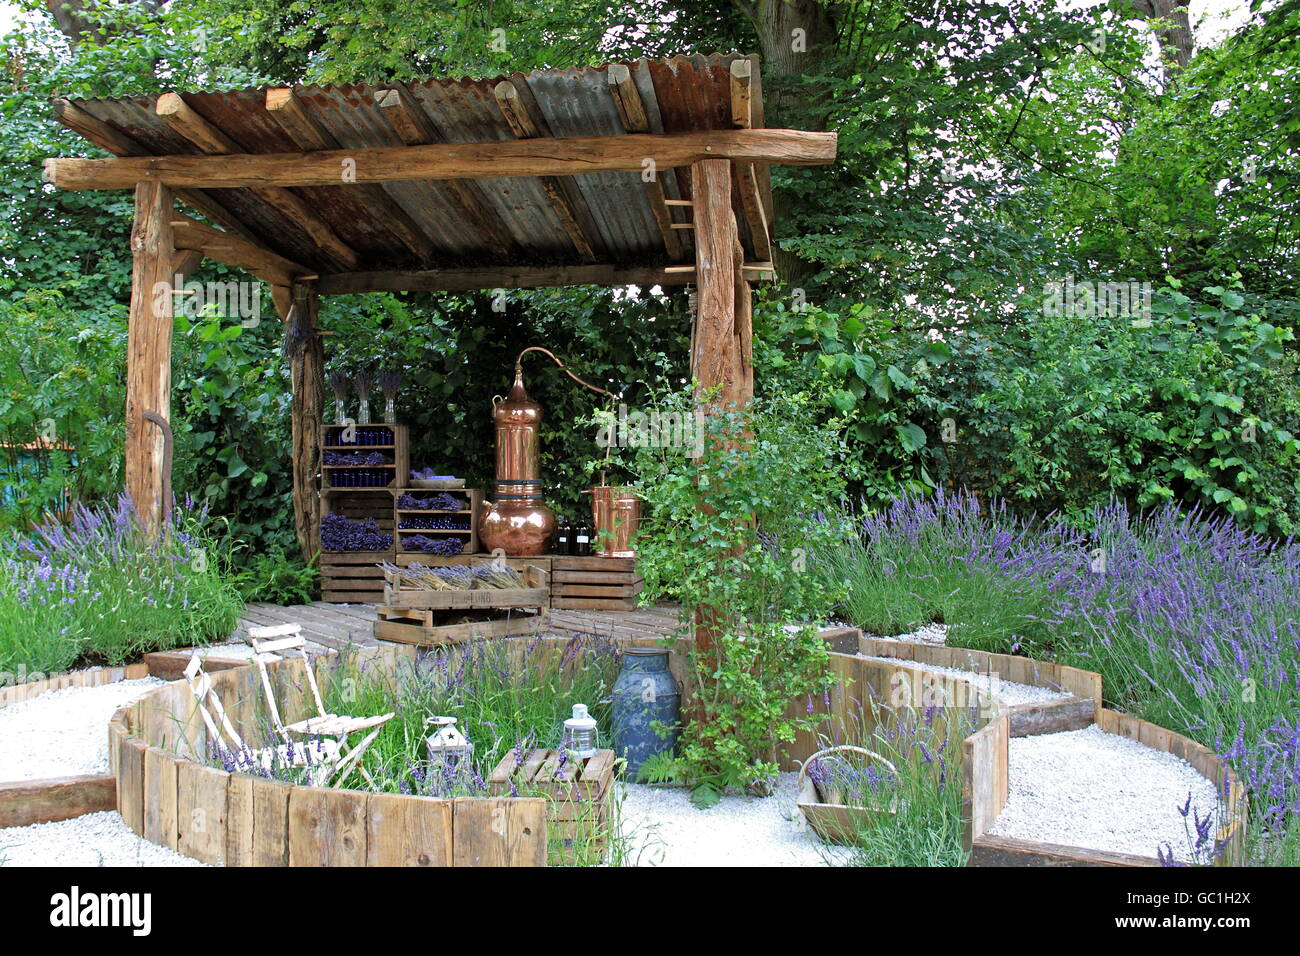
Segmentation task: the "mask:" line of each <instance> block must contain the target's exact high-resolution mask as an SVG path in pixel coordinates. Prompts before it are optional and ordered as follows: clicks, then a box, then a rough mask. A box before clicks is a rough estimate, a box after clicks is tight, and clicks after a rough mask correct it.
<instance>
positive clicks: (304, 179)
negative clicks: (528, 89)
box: [45, 129, 836, 189]
mask: <svg viewBox="0 0 1300 956" xmlns="http://www.w3.org/2000/svg"><path fill="white" fill-rule="evenodd" d="M835 147H836V136H835V134H834V133H812V132H806V131H804V130H788V129H750V130H711V131H707V132H697V133H649V134H631V135H625V136H572V137H565V138H562V139H516V140H505V141H500V142H491V143H437V144H431V145H427V146H381V147H368V148H363V149H340V150H325V151H322V152H314V153H244V154H238V155H224V156H191V155H187V156H132V157H125V158H118V159H79V158H67V157H60V158H51V159H47V160H46V161H45V180H46V182H49V183H51V184H53V185H54V186H56V187H58V188H59V189H131V188H133V187H134V186H135V184H136V183H137V182H163V183H169V184H171V185H174V186H179V187H181V188H193V189H242V188H253V187H263V186H338V185H341V183H340V180H339V168H340V164H341V163H342V161H343V160H344V159H354V160H356V176H357V178H356V181H357V182H358V183H386V182H397V181H400V180H414V179H447V180H454V179H499V178H504V177H513V176H574V175H579V174H584V173H599V172H640V171H641V170H642V168H643V167H642V161H643V160H645V159H653V160H654V161H655V165H656V167H657V168H659V169H661V170H662V169H669V168H673V167H677V166H689V165H690V164H691V163H694V162H697V161H698V160H700V159H730V160H733V161H739V162H757V163H778V164H785V165H792V166H808V165H818V164H825V163H832V162H834V161H835Z"/></svg>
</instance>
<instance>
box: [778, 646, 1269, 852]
mask: <svg viewBox="0 0 1300 956" xmlns="http://www.w3.org/2000/svg"><path fill="white" fill-rule="evenodd" d="M840 636H841V637H843V635H840ZM842 643H843V642H841V644H842ZM858 649H859V653H861V654H865V655H868V656H867V658H862V657H855V656H852V655H850V654H847V653H832V654H831V660H832V666H833V668H834V672H835V677H836V682H837V688H836V690H835V691H834V692H833V693H832V695H831V701H830V707H829V708H827V707H825V706H821V704H824V702H817V704H816V705H815V709H816V710H821V711H824V712H828V713H829V714H830V717H831V720H830V722H829V729H830V731H831V735H832V736H835V735H836V734H837V733H840V734H842V733H844V732H845V731H846V730H847V729H848V728H849V727H851V726H856V727H858V728H859V729H861V728H863V726H864V718H863V716H862V709H863V708H862V704H861V702H862V701H863V700H866V699H868V698H869V697H871V696H875V697H877V698H882V697H885V695H886V691H885V689H886V688H887V687H889V686H890V685H891V682H894V681H896V680H897V676H896V674H895V672H897V671H906V672H911V673H912V678H911V679H913V680H924V679H925V678H924V677H923V675H924V673H925V672H924V671H918V670H917V669H916V668H915V667H914V665H916V664H926V665H931V666H937V667H950V668H954V669H957V670H963V671H970V672H972V673H973V674H979V675H993V676H996V677H998V678H1000V679H1003V680H1006V681H1009V682H1013V683H1017V684H1028V685H1030V686H1035V687H1043V688H1049V689H1053V690H1058V691H1061V692H1064V693H1067V694H1070V695H1072V696H1070V697H1067V698H1064V699H1062V700H1058V701H1051V702H1045V703H1033V704H1019V705H1014V706H1011V707H1004V706H1002V705H1000V704H999V703H996V685H994V690H993V701H994V706H993V707H992V708H990V707H989V701H978V700H977V703H978V704H979V707H978V708H977V710H978V713H977V714H973V715H972V716H974V718H975V723H976V728H977V729H976V730H974V731H973V732H972V733H970V734H969V735H968V736H967V737H966V738H965V740H963V742H962V776H963V816H964V818H965V822H966V827H965V838H964V839H965V843H966V846H967V849H968V850H970V852H971V856H970V861H969V864H968V865H971V866H987V865H993V866H1008V865H1013V866H1159V865H1160V862H1159V860H1158V859H1156V857H1154V856H1151V857H1145V856H1134V855H1129V854H1122V853H1107V852H1102V851H1096V850H1089V849H1085V848H1082V847H1069V846H1060V845H1057V844H1049V843H1041V842H1037V841H1031V840H1020V839H1012V838H1007V837H995V836H992V835H991V834H989V833H988V830H989V828H990V827H992V826H993V823H994V821H996V820H997V817H998V815H999V814H1000V813H1001V812H1002V809H1003V807H1004V806H1005V805H1006V802H1007V798H1008V793H1009V789H1010V780H1009V767H1008V751H1009V747H1010V740H1011V738H1013V737H1021V736H1029V735H1033V734H1042V733H1057V732H1061V731H1066V730H1078V729H1082V728H1084V727H1088V726H1091V725H1092V724H1094V723H1095V724H1097V725H1098V726H1099V727H1100V728H1101V729H1102V730H1103V731H1104V732H1106V733H1110V734H1116V735H1119V736H1123V737H1128V738H1130V739H1132V740H1135V741H1138V742H1139V743H1142V744H1144V745H1145V746H1148V747H1151V748H1153V749H1155V750H1161V751H1164V752H1166V753H1170V754H1173V755H1174V756H1176V757H1178V758H1180V759H1182V760H1186V761H1187V762H1188V763H1189V764H1191V765H1192V767H1194V768H1195V769H1196V770H1197V772H1199V773H1200V774H1201V775H1202V776H1204V777H1205V778H1206V779H1208V780H1210V781H1211V782H1212V783H1213V784H1214V785H1215V787H1216V789H1217V790H1218V792H1219V793H1220V794H1222V795H1223V796H1224V812H1225V814H1226V816H1227V818H1228V822H1227V823H1226V824H1225V825H1224V826H1223V827H1221V828H1220V830H1219V832H1218V833H1217V834H1216V840H1217V841H1221V842H1222V844H1223V846H1224V852H1223V853H1222V854H1221V855H1220V856H1219V857H1218V858H1216V861H1215V865H1218V866H1236V865H1241V864H1242V862H1243V857H1244V852H1245V837H1246V825H1247V817H1248V801H1247V796H1246V791H1245V788H1244V787H1243V785H1242V784H1241V781H1240V780H1239V778H1238V777H1237V776H1236V774H1235V773H1233V771H1232V770H1231V768H1229V767H1228V766H1227V765H1226V764H1225V763H1223V762H1222V761H1221V760H1220V759H1219V758H1218V756H1217V755H1216V754H1215V753H1214V752H1213V751H1212V750H1210V749H1209V748H1207V747H1205V746H1203V745H1201V744H1199V743H1197V742H1196V741H1194V740H1191V739H1190V738H1188V737H1185V736H1183V735H1182V734H1178V733H1175V732H1174V731H1172V730H1168V729H1166V728H1164V727H1159V726H1157V725H1155V724H1152V723H1149V722H1147V721H1144V720H1139V719H1137V718H1135V717H1130V716H1128V715H1127V714H1121V713H1118V712H1116V711H1111V710H1107V709H1105V708H1104V707H1102V703H1101V702H1102V679H1101V675H1100V674H1097V673H1094V672H1092V671H1085V670H1080V669H1079V668H1074V667H1066V666H1064V665H1060V664H1052V663H1048V662H1046V661H1036V660H1033V659H1031V658H1024V657H1015V656H1012V655H1006V654H992V653H988V652H984V651H974V650H967V649H965V648H954V647H944V646H931V645H923V644H909V643H905V642H901V641H888V640H879V639H875V638H868V637H865V636H863V637H860V639H859V642H858ZM872 658H888V659H889V660H890V661H893V662H896V663H894V664H888V663H886V662H885V661H882V660H872ZM931 673H932V672H931ZM964 709H965V710H966V712H967V713H971V708H964ZM990 709H992V710H995V711H996V713H990ZM935 726H936V727H939V726H941V725H940V724H938V723H936V725H935ZM938 739H939V737H938V736H937V734H936V736H935V740H936V741H937V740H938ZM816 747H817V741H816V738H815V736H814V735H811V734H801V735H800V736H799V737H798V739H797V740H796V743H795V745H794V747H793V748H792V750H793V751H794V752H795V754H796V755H798V756H802V757H804V758H805V759H806V757H807V756H808V755H809V754H811V753H813V752H814V751H815V750H816Z"/></svg>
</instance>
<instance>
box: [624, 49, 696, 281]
mask: <svg viewBox="0 0 1300 956" xmlns="http://www.w3.org/2000/svg"><path fill="white" fill-rule="evenodd" d="M605 79H606V81H607V82H608V83H609V92H610V95H611V96H612V97H613V98H614V108H615V109H616V110H618V116H619V119H620V120H622V121H623V128H624V129H625V130H627V131H628V132H629V133H649V132H650V118H649V117H648V116H647V115H646V111H645V104H644V103H642V102H641V94H640V92H638V91H637V88H636V81H634V80H633V79H632V71H631V70H629V69H628V68H627V67H626V66H624V65H623V64H622V63H611V64H610V65H609V69H608V70H607V71H606V73H605ZM660 168H662V167H659V166H658V165H657V164H656V174H655V177H654V179H652V180H650V181H649V182H646V181H645V180H644V179H642V181H641V183H642V186H643V187H644V188H645V197H646V199H647V200H648V201H649V203H650V212H651V213H652V214H653V215H654V217H655V225H657V226H658V227H659V235H660V236H662V237H663V240H664V249H666V250H667V252H668V258H669V259H671V260H672V261H673V262H680V261H681V260H682V259H683V258H685V256H686V250H685V249H684V248H683V247H682V240H681V239H680V238H678V236H677V233H676V232H675V231H674V229H673V214H672V212H671V210H669V208H668V202H667V200H668V197H667V195H666V194H665V193H664V184H663V182H662V181H661V180H660V179H659V175H658V170H659V169H660Z"/></svg>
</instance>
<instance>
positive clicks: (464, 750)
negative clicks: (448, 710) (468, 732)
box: [424, 717, 474, 770]
mask: <svg viewBox="0 0 1300 956" xmlns="http://www.w3.org/2000/svg"><path fill="white" fill-rule="evenodd" d="M424 725H425V726H426V727H433V728H435V730H434V732H433V733H432V734H430V735H429V736H428V737H427V738H426V739H425V747H426V750H427V751H428V754H429V763H430V765H434V764H438V763H441V764H443V765H444V766H446V767H447V768H448V769H450V770H456V769H459V768H460V767H462V766H465V767H468V766H469V758H470V757H471V756H473V754H474V745H473V744H472V743H470V742H469V738H468V737H466V736H465V735H464V734H463V733H461V732H460V728H459V727H457V726H456V718H455V717H428V718H426V719H425V721H424Z"/></svg>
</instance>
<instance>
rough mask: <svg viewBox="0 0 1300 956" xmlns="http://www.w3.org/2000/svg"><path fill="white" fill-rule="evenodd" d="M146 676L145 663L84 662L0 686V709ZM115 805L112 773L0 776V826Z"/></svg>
mask: <svg viewBox="0 0 1300 956" xmlns="http://www.w3.org/2000/svg"><path fill="white" fill-rule="evenodd" d="M148 676H149V668H148V666H147V665H145V664H131V665H128V666H125V667H89V668H86V669H85V670H78V671H69V672H68V673H66V674H55V675H51V676H49V677H44V678H42V679H41V680H37V681H27V682H26V683H23V684H8V685H4V686H0V709H3V708H5V707H9V706H10V705H12V704H17V703H21V702H22V701H26V700H31V699H33V698H35V697H39V696H41V695H42V694H45V693H49V692H50V691H56V690H64V689H66V688H68V687H100V686H102V685H104V684H116V683H118V682H119V681H124V680H138V679H140V678H141V677H148ZM114 806H115V797H114V785H113V776H112V774H111V773H110V774H107V775H105V774H77V775H75V776H68V777H46V778H43V779H39V780H12V781H0V829H4V828H6V827H26V826H31V825H33V824H36V823H52V822H54V821H56V820H68V819H71V818H72V817H79V816H81V815H83V814H86V813H96V812H98V811H101V810H112V809H113V808H114Z"/></svg>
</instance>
